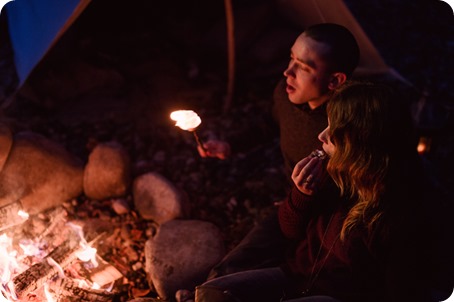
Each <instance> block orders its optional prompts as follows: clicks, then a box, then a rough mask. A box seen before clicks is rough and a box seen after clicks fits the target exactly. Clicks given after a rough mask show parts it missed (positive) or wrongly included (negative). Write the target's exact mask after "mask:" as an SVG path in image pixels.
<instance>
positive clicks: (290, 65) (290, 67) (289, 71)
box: [284, 62, 295, 77]
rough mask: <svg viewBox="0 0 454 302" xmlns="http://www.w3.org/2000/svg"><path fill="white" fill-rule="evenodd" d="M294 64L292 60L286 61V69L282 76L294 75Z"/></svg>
mask: <svg viewBox="0 0 454 302" xmlns="http://www.w3.org/2000/svg"><path fill="white" fill-rule="evenodd" d="M294 66H295V64H293V63H292V62H290V63H288V66H287V69H286V70H284V76H286V77H289V76H294V75H295V73H294V71H293V67H294Z"/></svg>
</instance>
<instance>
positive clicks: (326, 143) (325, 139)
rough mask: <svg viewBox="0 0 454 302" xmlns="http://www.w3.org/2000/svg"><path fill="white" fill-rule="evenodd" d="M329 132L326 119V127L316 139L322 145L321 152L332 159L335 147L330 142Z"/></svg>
mask: <svg viewBox="0 0 454 302" xmlns="http://www.w3.org/2000/svg"><path fill="white" fill-rule="evenodd" d="M330 138H331V131H330V129H329V119H328V127H326V128H325V130H323V131H322V132H321V133H320V134H319V135H318V139H319V140H320V141H321V142H322V143H323V146H322V147H323V151H325V153H326V154H328V156H329V157H332V156H333V154H334V152H335V151H336V146H334V145H333V143H332V142H331V139H330Z"/></svg>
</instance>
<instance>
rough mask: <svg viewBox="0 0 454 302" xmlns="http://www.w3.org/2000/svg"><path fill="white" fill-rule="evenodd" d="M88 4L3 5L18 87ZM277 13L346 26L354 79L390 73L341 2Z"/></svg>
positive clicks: (40, 0)
mask: <svg viewBox="0 0 454 302" xmlns="http://www.w3.org/2000/svg"><path fill="white" fill-rule="evenodd" d="M90 1H91V0H65V1H61V0H14V1H12V2H9V3H8V4H6V6H5V8H6V9H7V17H8V23H9V31H10V37H11V44H12V48H13V51H14V61H15V65H16V72H17V75H18V77H19V87H20V86H21V85H22V84H23V83H24V82H25V80H26V79H27V77H28V76H29V74H30V73H31V72H32V70H33V69H34V67H35V66H36V65H37V64H38V63H39V62H40V61H41V59H42V58H43V57H44V56H45V54H46V53H47V52H48V51H49V50H50V49H51V47H52V46H53V45H54V44H55V43H56V42H57V41H58V39H59V38H60V37H61V36H62V35H63V33H64V32H65V31H66V30H67V29H68V28H69V26H71V24H72V23H73V22H74V21H75V20H76V19H77V17H78V16H79V15H80V14H81V13H82V11H83V10H84V9H85V8H86V7H87V6H88V4H89V3H90ZM276 1H277V4H278V6H279V7H280V10H281V12H282V13H283V14H284V16H286V17H287V18H289V19H290V20H292V21H293V23H295V24H296V25H298V26H300V27H301V28H302V29H303V28H305V27H307V26H309V25H312V24H315V23H322V22H333V23H338V24H342V25H344V26H346V27H347V28H349V29H350V31H351V32H352V33H353V34H354V35H355V37H356V38H357V40H358V43H359V46H360V50H361V58H360V64H359V67H358V68H357V69H356V71H355V74H356V75H377V74H386V73H391V74H394V75H395V76H397V77H399V75H398V74H397V73H396V72H395V71H393V70H392V69H391V68H390V67H389V66H387V64H386V63H385V62H384V60H383V59H382V57H381V56H380V53H379V52H378V51H377V49H376V48H375V47H374V45H373V44H372V42H371V41H370V39H369V38H368V36H367V34H366V33H365V32H364V31H363V29H362V28H361V26H360V25H359V23H358V22H357V21H356V19H355V18H354V16H353V15H352V14H351V12H350V10H349V9H348V7H347V6H346V5H345V4H344V3H343V1H342V0H305V1H301V0H276Z"/></svg>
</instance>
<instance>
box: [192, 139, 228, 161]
mask: <svg viewBox="0 0 454 302" xmlns="http://www.w3.org/2000/svg"><path fill="white" fill-rule="evenodd" d="M203 147H204V148H205V150H203V149H202V148H201V147H200V146H197V150H198V151H199V154H200V156H201V157H215V158H219V159H226V158H228V157H230V154H231V151H230V145H229V143H227V142H224V141H218V140H209V141H206V142H205V143H204V144H203Z"/></svg>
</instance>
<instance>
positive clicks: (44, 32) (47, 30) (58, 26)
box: [5, 0, 90, 84]
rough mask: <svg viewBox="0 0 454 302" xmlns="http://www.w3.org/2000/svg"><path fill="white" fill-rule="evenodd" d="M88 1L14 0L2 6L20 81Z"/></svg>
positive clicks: (23, 80) (27, 74) (24, 78)
mask: <svg viewBox="0 0 454 302" xmlns="http://www.w3.org/2000/svg"><path fill="white" fill-rule="evenodd" d="M89 3H90V0H65V1H59V0H15V1H12V2H9V3H7V4H6V5H5V8H6V10H7V12H8V13H7V17H8V27H9V31H10V39H11V44H12V47H13V51H14V61H15V65H16V72H17V75H18V77H19V82H20V84H22V83H24V82H25V80H26V79H27V77H28V76H29V74H30V73H31V71H32V70H33V68H34V67H35V66H36V65H37V64H38V62H39V61H40V60H41V59H42V58H43V57H44V55H45V54H46V53H47V51H49V50H50V48H51V47H52V46H53V45H54V44H55V43H56V42H57V41H58V39H59V38H60V37H61V36H62V35H63V34H64V32H65V31H66V30H67V29H68V28H69V27H70V26H71V24H72V23H73V22H74V21H75V20H76V19H77V17H78V16H79V15H80V14H81V13H82V11H83V10H84V9H85V8H86V7H87V5H88V4H89Z"/></svg>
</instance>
